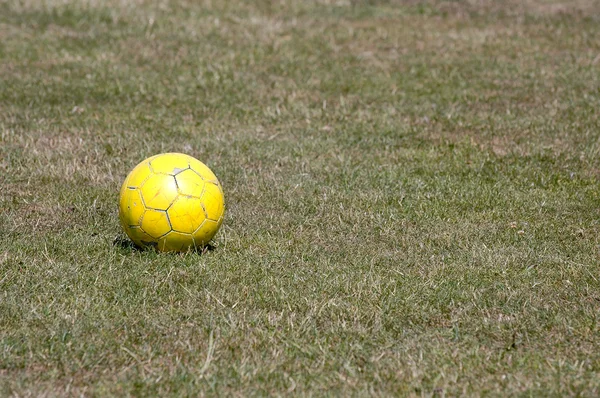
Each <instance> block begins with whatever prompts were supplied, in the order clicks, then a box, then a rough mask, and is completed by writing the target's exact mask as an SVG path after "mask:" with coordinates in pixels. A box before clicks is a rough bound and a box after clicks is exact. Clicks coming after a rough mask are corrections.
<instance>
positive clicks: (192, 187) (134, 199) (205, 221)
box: [119, 153, 225, 252]
mask: <svg viewBox="0 0 600 398" xmlns="http://www.w3.org/2000/svg"><path fill="white" fill-rule="evenodd" d="M224 213H225V203H224V200H223V189H222V188H221V184H220V183H219V180H217V177H216V176H215V175H214V174H213V172H212V171H211V170H210V169H209V168H208V167H207V166H206V165H205V164H204V163H202V162H200V161H199V160H197V159H195V158H193V157H191V156H188V155H184V154H182V153H163V154H160V155H156V156H152V157H150V158H148V159H146V160H144V161H143V162H141V163H140V164H138V165H137V166H136V167H135V168H134V169H133V170H132V171H131V173H129V175H128V176H127V178H126V179H125V182H124V183H123V185H122V186H121V195H120V200H119V219H120V221H121V225H122V227H123V229H124V230H125V233H126V234H127V236H129V238H131V240H132V241H133V242H134V243H135V244H136V245H138V246H139V247H148V246H153V247H155V248H157V249H158V250H160V251H179V252H182V251H187V250H190V249H196V248H201V247H203V246H205V245H206V244H207V243H208V242H209V241H210V240H211V239H212V237H213V236H214V235H215V234H216V233H217V231H218V230H219V227H221V224H222V223H223V215H224Z"/></svg>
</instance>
